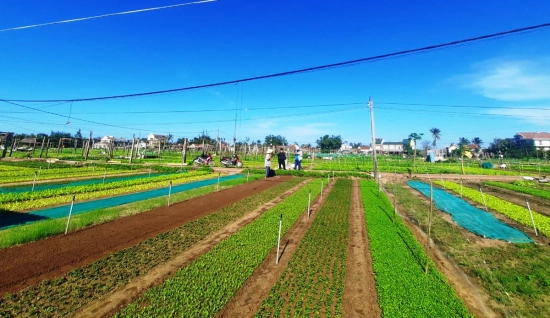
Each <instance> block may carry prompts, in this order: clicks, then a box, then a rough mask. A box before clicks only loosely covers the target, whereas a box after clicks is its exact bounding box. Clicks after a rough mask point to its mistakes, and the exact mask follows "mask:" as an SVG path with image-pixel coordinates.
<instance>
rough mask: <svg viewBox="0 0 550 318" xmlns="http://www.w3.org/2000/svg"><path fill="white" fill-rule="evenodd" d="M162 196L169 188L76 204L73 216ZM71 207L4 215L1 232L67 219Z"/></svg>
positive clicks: (193, 185) (175, 189)
mask: <svg viewBox="0 0 550 318" xmlns="http://www.w3.org/2000/svg"><path fill="white" fill-rule="evenodd" d="M241 177H242V175H238V174H236V175H230V176H224V177H220V182H223V181H227V180H232V179H236V178H241ZM217 182H218V178H212V179H207V180H201V181H196V182H190V183H185V184H180V185H174V186H172V191H171V193H178V192H183V191H187V190H192V189H196V188H199V187H204V186H207V185H212V184H216V183H217ZM162 196H168V187H165V188H161V189H155V190H149V191H143V192H138V193H132V194H126V195H121V196H116V197H111V198H105V199H99V200H93V201H87V202H81V203H75V204H74V205H73V210H72V215H75V214H80V213H84V212H88V211H92V210H97V209H104V208H110V207H114V206H117V205H122V204H128V203H132V202H136V201H142V200H147V199H152V198H156V197H162ZM70 206H71V205H70V204H66V205H62V206H58V207H54V208H46V209H40V210H36V211H33V212H29V213H2V217H1V218H0V230H3V229H6V228H10V227H14V226H18V225H23V224H30V223H34V222H37V221H40V220H44V219H55V218H61V217H67V216H68V215H69V211H70Z"/></svg>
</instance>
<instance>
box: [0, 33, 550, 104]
mask: <svg viewBox="0 0 550 318" xmlns="http://www.w3.org/2000/svg"><path fill="white" fill-rule="evenodd" d="M549 26H550V23H544V24H539V25H534V26H529V27H525V28H519V29H513V30H508V31H503V32H498V33H492V34H487V35H482V36H477V37H473V38H468V39H462V40H457V41H452V42H447V43H442V44H436V45H430V46H425V47H421V48H415V49H409V50H404V51H398V52H393V53H387V54H381V55H375V56H371V57H365V58H360V59H355V60H349V61H345V62H338V63H332V64H325V65H320V66H314V67H308V68H303V69H298V70H293V71H287V72H280V73H273V74H268V75H260V76H255V77H248V78H243V79H238V80H231V81H225V82H217V83H210V84H204V85H196V86H188V87H182V88H175V89H167V90H161V91H152V92H145V93H135V94H125V95H111V96H102V97H89V98H76V99H50V100H31V99H27V100H24V99H0V101H11V102H27V103H43V102H84V101H98V100H107V99H119V98H129V97H138V96H150V95H158V94H166V93H173V92H182V91H189V90H195V89H202V88H209V87H215V86H222V85H229V84H237V83H244V82H250V81H256V80H261V79H267V78H274V77H282V76H289V75H295V74H301V73H306V72H313V71H320V70H326V69H331V68H336V67H342V66H348V65H353V64H359V63H364V62H376V61H381V60H384V59H387V58H392V57H398V56H405V55H409V54H417V53H423V52H428V51H431V50H436V49H442V48H448V47H453V46H457V45H461V44H466V43H471V42H476V41H481V40H488V39H494V38H498V37H503V36H508V35H512V34H517V33H523V32H527V31H534V30H537V29H542V28H546V27H549Z"/></svg>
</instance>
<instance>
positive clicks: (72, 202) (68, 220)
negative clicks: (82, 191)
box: [65, 195, 74, 234]
mask: <svg viewBox="0 0 550 318" xmlns="http://www.w3.org/2000/svg"><path fill="white" fill-rule="evenodd" d="M73 206H74V195H73V200H72V201H71V209H70V210H69V217H68V218H67V226H66V227H65V234H67V232H68V231H69V223H71V214H72V213H73Z"/></svg>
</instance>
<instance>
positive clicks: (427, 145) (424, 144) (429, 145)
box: [422, 140, 433, 156]
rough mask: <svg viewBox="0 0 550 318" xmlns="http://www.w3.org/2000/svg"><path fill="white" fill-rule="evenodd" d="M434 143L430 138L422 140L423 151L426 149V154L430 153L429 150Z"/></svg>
mask: <svg viewBox="0 0 550 318" xmlns="http://www.w3.org/2000/svg"><path fill="white" fill-rule="evenodd" d="M432 145H433V143H431V142H430V141H429V140H424V141H423V142H422V151H424V153H425V154H426V156H427V155H428V150H430V147H431V146H432Z"/></svg>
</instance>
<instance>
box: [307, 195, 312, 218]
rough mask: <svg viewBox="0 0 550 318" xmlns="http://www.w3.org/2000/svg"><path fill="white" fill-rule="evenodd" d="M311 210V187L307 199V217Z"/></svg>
mask: <svg viewBox="0 0 550 318" xmlns="http://www.w3.org/2000/svg"><path fill="white" fill-rule="evenodd" d="M310 212H311V189H310V190H309V197H308V199H307V217H308V218H309V215H310Z"/></svg>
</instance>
